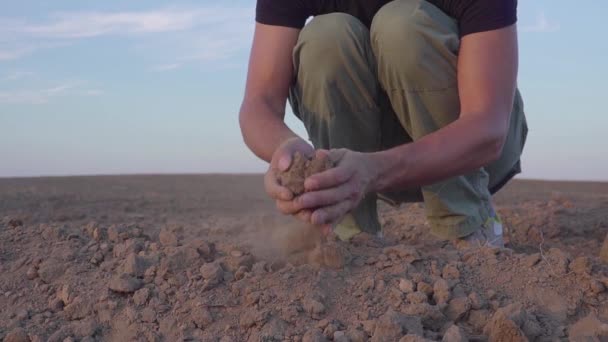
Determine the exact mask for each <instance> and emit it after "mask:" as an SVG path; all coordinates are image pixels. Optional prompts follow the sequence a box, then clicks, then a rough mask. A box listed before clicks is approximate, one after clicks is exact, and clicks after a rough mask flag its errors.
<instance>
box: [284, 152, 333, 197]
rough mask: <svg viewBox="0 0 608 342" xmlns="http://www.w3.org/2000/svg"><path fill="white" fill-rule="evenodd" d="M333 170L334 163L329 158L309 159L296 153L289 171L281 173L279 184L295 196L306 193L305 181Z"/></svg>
mask: <svg viewBox="0 0 608 342" xmlns="http://www.w3.org/2000/svg"><path fill="white" fill-rule="evenodd" d="M330 168H332V163H331V161H330V160H329V159H328V158H327V157H320V158H318V157H314V158H312V159H308V158H306V157H305V156H303V155H302V154H301V153H299V152H296V153H295V154H294V156H293V160H292V162H291V165H290V167H289V169H287V170H286V171H284V172H279V173H278V175H277V177H278V181H279V184H281V185H283V186H284V187H286V188H288V189H289V190H291V192H293V194H294V195H296V196H299V195H301V194H303V193H304V180H306V178H308V177H310V176H311V175H313V174H315V173H319V172H322V171H325V170H327V169H330Z"/></svg>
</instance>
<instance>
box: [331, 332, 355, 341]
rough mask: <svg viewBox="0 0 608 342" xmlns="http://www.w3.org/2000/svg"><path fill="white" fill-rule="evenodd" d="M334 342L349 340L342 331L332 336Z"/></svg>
mask: <svg viewBox="0 0 608 342" xmlns="http://www.w3.org/2000/svg"><path fill="white" fill-rule="evenodd" d="M333 341H334V342H351V340H350V338H348V336H346V333H345V332H344V331H336V332H335V333H334V336H333Z"/></svg>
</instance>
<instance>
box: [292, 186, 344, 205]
mask: <svg viewBox="0 0 608 342" xmlns="http://www.w3.org/2000/svg"><path fill="white" fill-rule="evenodd" d="M352 194H353V191H352V185H351V184H350V183H344V184H342V185H340V186H338V187H336V188H331V189H326V190H319V191H313V192H307V193H304V194H302V195H301V196H300V197H298V198H296V199H295V202H297V203H298V205H300V206H301V207H302V208H318V207H326V206H329V205H332V204H336V203H338V202H341V201H344V200H345V199H347V198H349V197H350V196H351V195H352Z"/></svg>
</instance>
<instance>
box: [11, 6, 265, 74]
mask: <svg viewBox="0 0 608 342" xmlns="http://www.w3.org/2000/svg"><path fill="white" fill-rule="evenodd" d="M253 13H254V9H253V6H252V5H251V4H249V5H248V6H240V7H239V6H226V5H202V6H197V7H190V8H175V7H173V8H162V9H154V10H148V11H135V12H82V11H74V12H62V13H53V14H51V15H49V16H48V17H46V18H42V19H40V20H37V21H33V20H25V19H18V18H17V19H16V18H0V61H6V60H13V59H18V58H21V57H23V56H27V55H30V54H33V53H35V52H37V51H39V50H41V49H45V48H49V47H56V46H57V45H66V44H72V43H74V42H78V41H80V40H84V39H93V38H96V37H104V36H115V37H131V38H133V37H135V38H138V39H143V40H145V39H146V38H148V37H155V38H158V40H159V42H156V43H157V44H158V45H161V46H162V45H167V44H171V43H170V42H172V41H177V42H178V43H177V44H173V45H175V46H173V49H171V50H169V51H174V53H175V55H174V56H167V57H165V59H166V60H167V61H166V62H165V63H164V64H162V65H159V66H158V67H154V68H152V69H153V70H154V71H167V70H173V69H177V68H178V67H179V66H180V65H181V64H183V63H184V61H188V60H203V61H206V60H209V59H218V58H219V59H221V58H230V57H231V56H233V55H234V53H235V51H237V50H239V49H240V48H241V47H242V46H243V43H244V42H245V41H246V40H247V39H249V37H250V33H251V29H252V27H253ZM185 38H191V39H192V41H190V42H188V43H183V42H182V41H183V40H184V39H185ZM167 42H169V43H167ZM234 43H237V44H241V45H240V47H235V45H234ZM245 45H246V44H245ZM237 46H238V45H237ZM166 53H167V52H166V51H164V54H166ZM193 56H195V57H198V58H194V57H193ZM161 63H162V62H161ZM161 63H159V64H161Z"/></svg>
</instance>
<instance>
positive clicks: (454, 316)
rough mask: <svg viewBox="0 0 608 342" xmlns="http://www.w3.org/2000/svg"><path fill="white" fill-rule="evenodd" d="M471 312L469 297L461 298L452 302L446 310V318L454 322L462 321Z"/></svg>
mask: <svg viewBox="0 0 608 342" xmlns="http://www.w3.org/2000/svg"><path fill="white" fill-rule="evenodd" d="M469 310H471V301H470V300H469V298H467V297H459V298H454V299H452V300H450V302H449V303H448V307H447V308H446V311H445V315H446V317H447V318H448V319H449V320H450V321H453V322H457V321H459V320H461V319H462V318H463V317H465V316H466V314H467V313H468V312H469Z"/></svg>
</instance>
